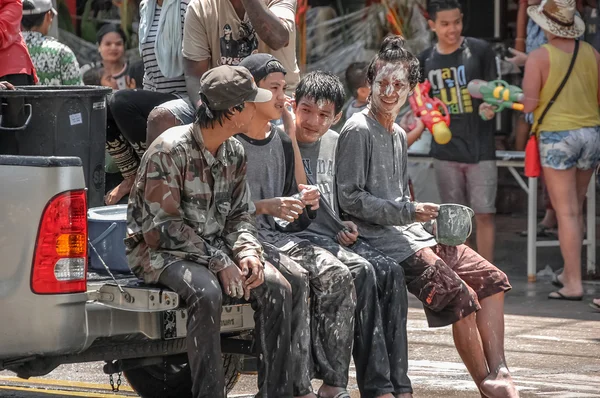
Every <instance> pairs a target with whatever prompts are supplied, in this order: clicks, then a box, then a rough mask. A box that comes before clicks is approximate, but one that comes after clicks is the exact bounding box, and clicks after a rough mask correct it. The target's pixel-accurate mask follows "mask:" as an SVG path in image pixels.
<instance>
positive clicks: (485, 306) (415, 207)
mask: <svg viewBox="0 0 600 398" xmlns="http://www.w3.org/2000/svg"><path fill="white" fill-rule="evenodd" d="M419 75H420V71H419V62H418V60H417V59H416V58H415V57H414V56H413V55H412V54H411V53H410V52H408V51H407V50H406V49H405V48H404V41H403V40H402V38H401V37H399V36H392V37H388V38H386V39H385V40H384V42H383V44H382V46H381V49H380V50H379V53H378V54H377V55H376V56H375V58H374V59H373V61H372V62H371V64H370V66H369V72H368V79H367V80H368V82H369V84H370V85H371V90H372V94H371V97H370V102H369V106H368V107H367V109H365V110H364V111H363V112H361V113H357V114H355V115H354V116H353V117H352V118H351V119H350V120H348V121H347V122H346V124H345V125H344V128H343V129H342V131H341V133H340V138H339V140H338V148H337V151H336V158H335V161H336V164H335V173H336V183H337V184H336V186H337V199H338V202H339V206H340V209H341V212H342V214H343V215H345V216H346V217H347V218H348V219H349V220H351V221H353V222H354V223H355V224H356V225H357V226H358V229H359V230H360V232H361V236H362V238H363V239H365V241H366V242H367V243H369V244H370V245H371V246H372V247H374V248H375V249H377V250H379V251H381V252H382V253H384V254H385V255H387V256H389V257H392V258H393V259H394V260H396V261H397V262H399V263H400V264H401V265H402V266H403V267H404V272H405V276H406V284H407V287H408V290H409V291H410V292H411V293H412V294H414V295H415V296H417V298H419V300H421V301H422V302H423V305H424V307H425V314H426V315H427V320H428V323H429V326H430V327H441V326H447V325H452V330H453V334H454V341H455V344H456V348H457V350H458V352H459V354H460V356H461V358H462V359H463V361H464V363H465V365H466V367H467V369H468V370H469V373H470V374H471V376H472V377H473V380H474V381H475V383H476V385H477V387H478V388H479V390H480V391H481V394H482V396H485V397H487V398H495V397H498V398H500V397H502V398H506V397H509V398H514V397H518V392H517V390H516V388H515V386H514V384H513V382H512V379H511V377H510V373H509V371H508V367H507V365H506V360H505V358H504V292H506V291H508V290H510V289H511V286H510V284H509V282H508V278H507V277H506V275H505V274H504V273H503V272H502V271H500V270H499V269H498V268H496V267H495V266H494V265H492V264H491V263H489V262H488V261H486V260H485V259H484V258H482V257H481V256H480V255H479V254H477V253H476V252H475V251H473V250H472V249H470V248H469V247H468V246H466V245H459V246H446V245H442V244H438V243H437V242H436V241H435V238H434V237H433V236H432V235H431V234H430V233H429V232H428V231H426V230H425V227H424V225H423V224H422V223H425V222H429V221H433V220H434V219H435V218H436V217H437V215H438V209H439V206H438V205H436V204H433V203H416V202H411V201H410V198H409V194H408V177H407V171H406V166H407V161H408V156H407V139H406V132H404V130H402V129H401V128H400V127H399V126H398V125H397V124H395V123H394V120H395V118H396V117H397V114H398V111H399V110H400V108H401V107H402V105H403V104H404V102H405V101H406V98H407V97H408V95H409V93H410V91H411V90H412V89H413V88H414V87H415V85H416V84H417V82H418V80H419ZM416 128H422V126H417V127H416ZM484 347H485V349H484Z"/></svg>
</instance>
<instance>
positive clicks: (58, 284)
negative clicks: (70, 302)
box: [31, 190, 88, 294]
mask: <svg viewBox="0 0 600 398" xmlns="http://www.w3.org/2000/svg"><path fill="white" fill-rule="evenodd" d="M87 240H88V231H87V200H86V195H85V190H77V191H69V192H65V193H61V194H59V195H57V196H55V197H54V198H52V199H51V200H50V202H49V203H48V204H47V205H46V208H45V209H44V213H43V214H42V219H41V222H40V227H39V230H38V237H37V242H36V248H35V256H34V260H33V271H32V274H31V290H32V291H33V292H34V293H38V294H57V293H78V292H85V291H86V288H87V286H86V284H87V283H86V280H87V247H88V246H87Z"/></svg>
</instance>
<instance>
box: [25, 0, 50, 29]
mask: <svg viewBox="0 0 600 398" xmlns="http://www.w3.org/2000/svg"><path fill="white" fill-rule="evenodd" d="M23 10H24V11H29V10H35V4H33V2H32V1H30V0H25V1H23ZM49 12H51V10H49V11H46V12H43V13H41V14H31V15H23V16H22V17H21V25H22V26H23V29H25V30H31V29H33V28H36V27H38V26H42V24H43V23H44V19H46V14H48V13H49Z"/></svg>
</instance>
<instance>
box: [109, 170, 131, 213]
mask: <svg viewBox="0 0 600 398" xmlns="http://www.w3.org/2000/svg"><path fill="white" fill-rule="evenodd" d="M134 182H135V176H131V177H127V178H126V179H124V180H123V181H121V183H120V184H119V185H117V186H116V188H114V189H113V190H112V191H110V192H109V193H108V194H107V195H106V198H105V199H104V203H106V204H107V205H109V206H110V205H114V204H117V203H119V201H120V200H121V199H122V198H123V197H124V196H125V195H129V192H131V187H132V186H133V183H134Z"/></svg>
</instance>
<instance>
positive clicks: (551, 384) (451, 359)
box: [0, 280, 600, 398]
mask: <svg viewBox="0 0 600 398" xmlns="http://www.w3.org/2000/svg"><path fill="white" fill-rule="evenodd" d="M513 288H514V289H513V291H512V292H510V293H509V295H508V296H507V300H506V301H507V302H506V312H507V314H508V315H507V316H506V356H507V360H508V363H509V366H510V367H511V370H512V372H513V376H514V379H515V381H516V382H517V385H518V386H519V389H520V391H521V397H564V398H586V397H599V398H600V313H594V312H593V311H592V309H591V308H590V307H589V306H588V304H587V301H584V302H562V301H550V300H547V299H546V295H547V294H548V292H550V291H551V289H552V288H551V286H549V284H547V283H543V282H538V283H536V284H527V283H525V282H518V281H517V282H515V281H514V280H513ZM586 289H587V291H586V293H587V294H589V295H590V296H592V297H593V295H594V294H596V295H599V296H600V294H599V292H600V286H599V285H594V284H586ZM588 297H589V296H588ZM588 301H589V300H588ZM410 305H411V308H410V309H409V324H408V333H409V349H410V354H409V358H410V363H409V373H410V376H411V379H412V382H413V386H414V389H415V397H427V398H429V397H432V398H435V397H440V398H441V397H444V398H445V397H465V398H471V397H473V398H475V397H479V395H478V394H477V391H476V388H475V385H474V383H473V382H472V381H471V379H470V377H469V375H468V373H467V371H466V369H465V367H464V366H463V365H462V363H461V361H460V358H459V356H458V354H457V353H456V350H455V349H454V346H453V342H452V334H451V329H450V328H448V327H446V328H440V329H429V328H428V327H427V323H426V321H425V316H424V314H423V311H422V309H421V308H420V304H419V303H418V301H417V300H416V299H415V298H414V297H411V298H410ZM354 376H355V373H354V367H352V368H351V379H350V385H349V391H350V392H351V396H352V398H357V397H359V396H360V395H359V393H358V390H357V388H356V379H355V378H354ZM318 385H319V384H318V383H315V388H318ZM255 386H256V379H255V377H254V376H251V375H244V376H242V377H241V378H240V381H239V382H238V384H237V386H236V388H235V390H234V391H233V392H232V394H231V395H230V397H252V393H255V392H256V391H255ZM0 396H1V397H11V398H51V397H73V396H76V397H88V398H94V397H115V395H114V394H113V393H112V392H111V390H110V386H109V384H108V376H106V375H104V374H103V373H102V364H101V363H92V364H85V365H68V366H61V367H60V368H58V369H56V370H55V371H54V372H52V373H50V374H49V375H48V376H46V377H44V378H37V379H32V380H29V381H25V380H20V379H17V378H15V377H14V375H13V374H11V373H10V372H0ZM116 396H122V397H126V396H136V394H135V393H133V392H132V390H131V389H130V388H129V387H128V386H127V385H126V382H125V381H124V384H123V385H122V386H121V392H119V393H118V394H116Z"/></svg>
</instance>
